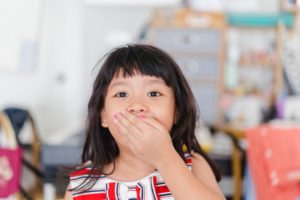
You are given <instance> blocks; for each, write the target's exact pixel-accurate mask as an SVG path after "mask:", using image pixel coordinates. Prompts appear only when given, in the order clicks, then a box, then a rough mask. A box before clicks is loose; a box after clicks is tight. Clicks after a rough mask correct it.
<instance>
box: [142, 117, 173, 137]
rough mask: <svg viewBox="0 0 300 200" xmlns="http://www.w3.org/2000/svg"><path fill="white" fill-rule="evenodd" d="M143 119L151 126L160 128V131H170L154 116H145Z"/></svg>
mask: <svg viewBox="0 0 300 200" xmlns="http://www.w3.org/2000/svg"><path fill="white" fill-rule="evenodd" d="M142 120H143V121H144V122H145V123H147V124H149V125H150V126H152V127H154V128H156V129H158V130H160V132H167V133H168V132H169V131H168V130H167V129H166V127H165V126H164V125H163V124H161V123H160V122H159V121H157V120H156V119H155V118H153V117H145V118H142Z"/></svg>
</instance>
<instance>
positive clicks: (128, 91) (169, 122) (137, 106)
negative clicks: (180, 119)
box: [100, 71, 175, 145]
mask: <svg viewBox="0 0 300 200" xmlns="http://www.w3.org/2000/svg"><path fill="white" fill-rule="evenodd" d="M122 75H123V72H122V71H121V72H120V73H119V75H118V76H115V77H114V78H113V79H112V81H111V83H110V84H109V86H108V90H107V94H106V98H105V104H104V108H103V110H102V111H101V113H100V114H101V119H102V121H101V124H102V126H103V127H107V128H109V130H110V132H111V133H112V135H113V137H114V138H115V140H116V141H117V143H118V144H119V145H120V144H122V143H123V142H124V141H122V137H121V135H120V133H119V132H118V129H117V127H116V124H115V123H114V122H113V120H114V115H115V114H116V113H118V112H122V111H124V110H126V111H128V112H131V113H133V114H134V115H136V116H138V117H151V118H154V119H156V120H157V121H158V122H160V123H161V124H162V125H164V126H165V127H166V129H167V130H168V131H170V130H171V128H172V126H173V124H174V122H175V117H174V116H175V99H174V93H173V89H172V88H171V87H169V86H167V85H166V84H165V82H164V80H163V79H162V78H157V77H154V76H147V75H141V74H139V73H135V74H134V75H133V76H131V77H129V76H128V77H125V78H124V77H123V76H122Z"/></svg>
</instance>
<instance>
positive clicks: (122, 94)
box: [115, 92, 128, 97]
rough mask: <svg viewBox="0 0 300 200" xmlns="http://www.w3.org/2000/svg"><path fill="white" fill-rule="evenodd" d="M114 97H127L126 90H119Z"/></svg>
mask: <svg viewBox="0 0 300 200" xmlns="http://www.w3.org/2000/svg"><path fill="white" fill-rule="evenodd" d="M115 96H116V97H127V96H128V94H127V93H126V92H119V93H117V94H116V95H115Z"/></svg>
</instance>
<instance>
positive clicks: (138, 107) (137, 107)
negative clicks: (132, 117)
mask: <svg viewBox="0 0 300 200" xmlns="http://www.w3.org/2000/svg"><path fill="white" fill-rule="evenodd" d="M127 111H128V112H132V113H139V112H147V111H148V107H147V106H146V105H145V104H143V103H141V102H137V101H136V102H133V103H131V104H130V105H129V106H128V108H127Z"/></svg>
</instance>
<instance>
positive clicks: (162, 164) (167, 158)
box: [155, 148, 182, 171]
mask: <svg viewBox="0 0 300 200" xmlns="http://www.w3.org/2000/svg"><path fill="white" fill-rule="evenodd" d="M178 161H182V159H181V157H180V156H179V154H178V153H177V151H176V150H175V149H174V148H172V149H170V150H169V152H165V153H163V154H162V155H161V156H160V159H159V160H158V162H156V163H155V167H156V169H157V170H158V171H160V170H162V169H163V168H167V167H168V166H171V165H174V164H175V163H177V162H178Z"/></svg>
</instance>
